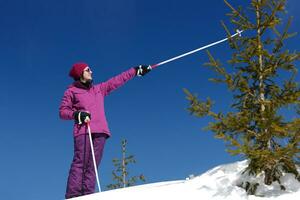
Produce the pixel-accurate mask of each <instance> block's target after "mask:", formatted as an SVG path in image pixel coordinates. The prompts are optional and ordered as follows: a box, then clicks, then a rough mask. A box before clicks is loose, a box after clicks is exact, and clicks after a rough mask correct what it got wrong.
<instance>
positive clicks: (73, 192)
mask: <svg viewBox="0 0 300 200" xmlns="http://www.w3.org/2000/svg"><path fill="white" fill-rule="evenodd" d="M150 70H151V66H145V65H140V66H139V67H135V68H130V69H129V70H127V71H125V72H123V73H121V74H120V75H117V76H115V77H113V78H111V79H109V80H108V81H106V82H103V83H100V84H96V85H93V78H92V73H93V72H92V71H91V69H90V68H89V66H88V65H87V64H86V63H76V64H74V65H73V66H72V68H71V70H70V73H69V75H70V76H71V77H72V78H73V79H74V82H73V84H71V85H70V86H69V87H68V89H67V90H66V91H65V93H64V96H63V98H62V101H61V105H60V108H59V115H60V118H61V119H65V120H74V122H75V123H74V129H73V135H74V157H73V161H72V164H71V168H70V171H69V177H68V182H67V189H66V195H65V197H66V199H68V198H72V197H77V196H82V195H86V194H91V193H94V190H95V182H96V177H95V170H94V166H93V158H92V153H91V150H90V149H91V148H90V146H89V145H90V143H89V138H88V133H87V126H86V123H87V122H89V124H90V127H91V132H92V140H93V146H94V151H95V158H96V163H97V166H99V163H100V161H101V158H102V153H103V149H104V145H105V141H106V139H107V138H108V137H110V131H109V129H108V125H107V121H106V117H105V111H104V97H105V96H107V95H108V94H110V93H111V92H112V91H114V90H115V89H117V88H119V87H120V86H122V85H124V84H125V83H126V82H127V81H129V80H130V79H132V78H133V77H135V76H144V75H145V74H147V73H148V72H149V71H150Z"/></svg>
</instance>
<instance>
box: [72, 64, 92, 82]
mask: <svg viewBox="0 0 300 200" xmlns="http://www.w3.org/2000/svg"><path fill="white" fill-rule="evenodd" d="M86 67H88V64H86V63H75V64H74V65H73V66H72V69H71V70H70V73H69V76H71V77H72V78H73V79H75V80H78V79H80V76H81V75H82V73H83V70H84V69H85V68H86Z"/></svg>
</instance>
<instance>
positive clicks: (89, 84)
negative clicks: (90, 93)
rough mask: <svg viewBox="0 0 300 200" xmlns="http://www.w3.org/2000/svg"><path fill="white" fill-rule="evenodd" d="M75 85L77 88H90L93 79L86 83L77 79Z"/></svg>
mask: <svg viewBox="0 0 300 200" xmlns="http://www.w3.org/2000/svg"><path fill="white" fill-rule="evenodd" d="M73 86H75V87H77V88H81V89H85V90H88V89H90V88H91V87H92V86H93V81H90V82H86V83H82V82H81V81H75V82H74V83H73Z"/></svg>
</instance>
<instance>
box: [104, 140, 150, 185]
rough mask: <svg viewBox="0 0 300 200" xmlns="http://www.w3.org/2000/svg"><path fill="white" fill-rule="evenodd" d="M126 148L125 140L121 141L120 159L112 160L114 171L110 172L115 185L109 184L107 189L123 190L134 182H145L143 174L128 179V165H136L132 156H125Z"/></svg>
mask: <svg viewBox="0 0 300 200" xmlns="http://www.w3.org/2000/svg"><path fill="white" fill-rule="evenodd" d="M126 146H127V140H125V139H124V140H122V158H121V159H118V158H115V159H113V164H114V166H115V168H116V169H115V170H113V171H112V175H113V181H114V182H115V183H113V184H109V185H108V186H107V188H108V189H117V188H125V187H129V186H133V185H135V184H136V182H138V181H139V180H140V181H143V182H145V181H146V179H145V177H144V175H143V174H141V175H139V176H133V177H129V172H128V166H127V165H128V164H130V163H131V164H134V163H136V160H135V158H134V156H133V155H129V156H126Z"/></svg>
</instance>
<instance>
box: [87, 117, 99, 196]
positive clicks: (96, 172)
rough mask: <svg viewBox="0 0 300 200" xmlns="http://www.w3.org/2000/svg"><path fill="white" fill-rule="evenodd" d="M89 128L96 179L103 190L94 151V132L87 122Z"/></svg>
mask: <svg viewBox="0 0 300 200" xmlns="http://www.w3.org/2000/svg"><path fill="white" fill-rule="evenodd" d="M87 128H88V132H89V138H90V146H91V151H92V157H93V163H94V168H95V174H96V179H97V184H98V190H99V192H101V187H100V181H99V176H98V171H97V164H96V158H95V153H94V146H93V140H92V133H91V127H90V122H87Z"/></svg>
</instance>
